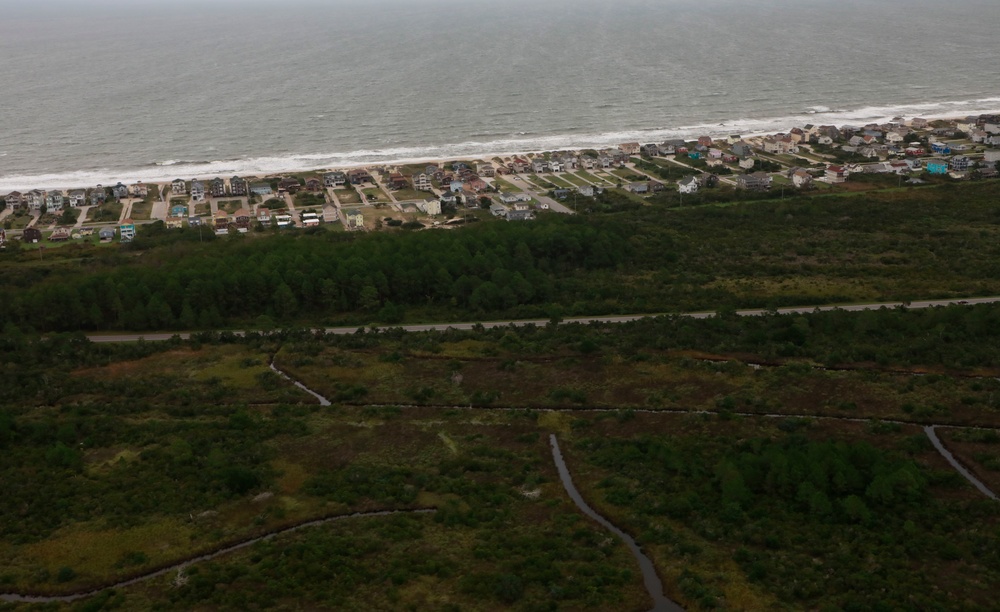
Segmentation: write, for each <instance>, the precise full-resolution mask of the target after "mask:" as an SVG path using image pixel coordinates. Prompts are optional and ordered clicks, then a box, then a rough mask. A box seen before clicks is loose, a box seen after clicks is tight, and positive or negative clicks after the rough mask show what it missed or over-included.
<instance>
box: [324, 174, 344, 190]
mask: <svg viewBox="0 0 1000 612" xmlns="http://www.w3.org/2000/svg"><path fill="white" fill-rule="evenodd" d="M346 183H347V175H346V174H344V173H343V172H339V171H336V170H335V171H333V172H327V173H326V174H324V175H323V184H324V185H326V186H327V187H341V186H343V185H345V184H346Z"/></svg>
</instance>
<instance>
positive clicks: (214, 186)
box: [208, 176, 226, 198]
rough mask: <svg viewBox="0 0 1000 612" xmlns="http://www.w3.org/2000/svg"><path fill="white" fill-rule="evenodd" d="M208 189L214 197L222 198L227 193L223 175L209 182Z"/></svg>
mask: <svg viewBox="0 0 1000 612" xmlns="http://www.w3.org/2000/svg"><path fill="white" fill-rule="evenodd" d="M208 191H209V193H211V194H212V197H213V198H221V197H223V196H225V195H226V181H224V180H222V178H221V177H218V176H217V177H215V178H214V179H212V180H211V181H210V182H209V183H208Z"/></svg>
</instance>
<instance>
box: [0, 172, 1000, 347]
mask: <svg viewBox="0 0 1000 612" xmlns="http://www.w3.org/2000/svg"><path fill="white" fill-rule="evenodd" d="M995 192H996V187H995V185H992V184H985V183H983V184H966V185H944V186H940V187H933V188H924V189H904V190H898V191H887V192H879V193H876V194H866V195H864V196H847V197H841V196H838V197H814V198H809V197H797V198H791V197H790V198H788V199H786V200H769V201H763V202H753V203H739V204H733V205H726V206H697V207H691V208H686V209H668V208H663V207H660V206H656V205H654V206H649V207H646V208H644V209H642V210H638V211H627V212H619V213H609V214H598V215H591V216H583V215H581V216H577V217H573V218H567V217H565V216H560V215H551V216H547V217H545V218H542V219H539V220H538V221H537V222H534V223H529V224H517V223H480V224H476V225H473V226H471V227H467V228H462V229H459V230H453V231H446V230H425V231H420V232H406V231H397V232H393V233H378V234H369V235H355V234H352V235H345V234H340V233H327V232H324V231H314V232H310V231H307V232H303V233H301V234H299V235H294V236H292V235H274V236H272V235H269V234H267V233H264V234H258V235H253V236H252V237H250V238H240V237H232V238H222V239H213V238H214V237H211V236H209V237H208V240H207V241H204V240H205V238H206V237H205V236H202V235H200V234H199V233H198V231H197V230H172V231H167V230H164V229H163V228H160V227H158V226H156V225H154V226H148V227H144V228H143V232H142V233H141V235H140V237H139V239H138V240H136V241H135V242H134V243H132V244H130V245H126V246H124V247H123V248H121V249H120V250H107V249H104V250H101V249H98V248H96V247H74V246H67V247H63V248H60V249H50V250H49V252H48V253H46V254H45V255H44V256H40V255H39V254H38V252H37V251H24V250H21V251H9V252H6V253H4V254H2V255H0V287H2V288H3V291H2V292H0V320H2V321H3V323H4V324H13V325H16V326H19V327H23V328H26V329H35V330H38V331H69V330H111V329H123V330H153V329H164V330H169V329H206V328H225V327H240V326H242V327H247V326H249V327H259V328H275V327H283V326H288V325H298V324H337V323H343V324H360V325H365V324H368V323H382V324H391V323H399V322H402V321H408V322H410V321H423V320H427V321H442V320H454V319H463V320H464V319H469V318H479V317H508V318H521V317H551V316H566V315H575V314H579V315H591V314H606V313H631V312H672V311H683V310H695V309H709V310H719V309H724V308H732V307H768V306H781V305H808V304H819V303H836V302H848V301H862V300H876V301H877V300H906V299H918V298H934V297H953V296H975V295H992V294H997V293H1000V209H998V208H997V206H996V197H997V196H996V193H995Z"/></svg>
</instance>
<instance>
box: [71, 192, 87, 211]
mask: <svg viewBox="0 0 1000 612" xmlns="http://www.w3.org/2000/svg"><path fill="white" fill-rule="evenodd" d="M86 203H87V190H86V189H73V190H72V191H70V192H69V205H70V206H72V207H73V208H76V207H77V206H83V205H84V204H86Z"/></svg>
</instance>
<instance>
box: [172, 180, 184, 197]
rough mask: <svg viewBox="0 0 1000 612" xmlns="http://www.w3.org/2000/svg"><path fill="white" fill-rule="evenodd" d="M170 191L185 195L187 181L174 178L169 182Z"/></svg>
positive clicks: (174, 193)
mask: <svg viewBox="0 0 1000 612" xmlns="http://www.w3.org/2000/svg"><path fill="white" fill-rule="evenodd" d="M170 193H171V194H172V195H187V183H186V182H185V181H184V179H174V180H173V182H171V183H170Z"/></svg>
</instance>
